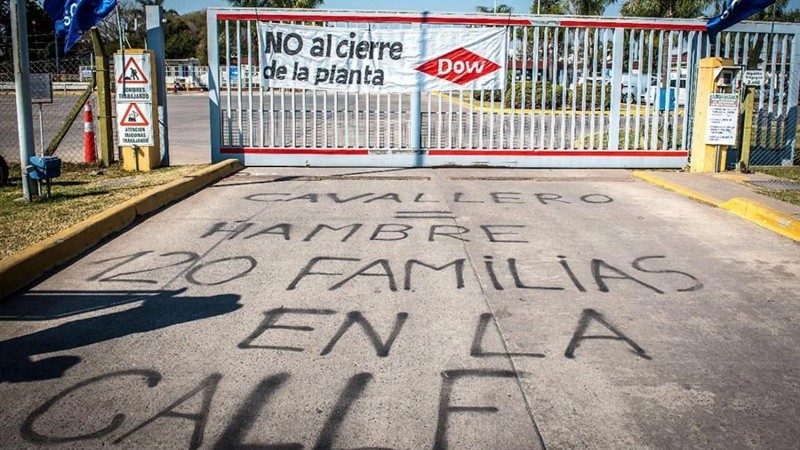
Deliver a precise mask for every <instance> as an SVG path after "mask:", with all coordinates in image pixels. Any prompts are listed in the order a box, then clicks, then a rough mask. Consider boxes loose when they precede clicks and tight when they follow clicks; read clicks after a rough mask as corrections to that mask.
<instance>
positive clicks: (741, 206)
mask: <svg viewBox="0 0 800 450" xmlns="http://www.w3.org/2000/svg"><path fill="white" fill-rule="evenodd" d="M720 208H722V209H724V210H726V211H730V212H732V213H734V214H736V215H737V216H739V217H741V218H743V219H746V220H749V221H750V222H753V223H756V224H758V225H761V226H762V227H764V228H766V229H768V230H770V231H774V232H775V233H778V234H780V235H781V236H786V237H788V238H789V239H792V240H795V241H797V242H800V220H798V219H795V218H794V217H792V216H790V215H788V214H784V213H782V212H779V211H775V210H774V209H772V208H770V207H769V206H766V205H763V204H761V203H758V202H755V201H753V200H750V199H746V198H741V197H737V198H733V199H731V200H728V201H727V202H725V203H723V204H722V205H720Z"/></svg>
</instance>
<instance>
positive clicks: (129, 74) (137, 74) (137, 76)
mask: <svg viewBox="0 0 800 450" xmlns="http://www.w3.org/2000/svg"><path fill="white" fill-rule="evenodd" d="M123 78H124V79H125V84H147V83H149V81H147V75H145V74H144V70H142V68H141V67H139V63H137V62H136V59H134V58H133V57H131V58H128V62H126V63H125V68H124V69H122V73H121V74H120V76H119V77H118V78H117V83H120V84H122V79H123Z"/></svg>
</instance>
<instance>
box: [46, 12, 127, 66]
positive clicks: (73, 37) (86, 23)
mask: <svg viewBox="0 0 800 450" xmlns="http://www.w3.org/2000/svg"><path fill="white" fill-rule="evenodd" d="M116 6H117V0H44V9H45V11H47V14H49V15H50V19H51V20H52V21H53V26H54V27H55V30H56V36H58V38H59V39H61V40H62V41H63V42H64V53H66V52H68V51H69V49H70V48H72V46H73V45H75V43H76V42H78V40H79V39H80V38H81V36H83V33H84V32H86V31H87V30H89V28H91V27H93V26H95V25H96V24H97V22H100V21H101V20H103V19H104V18H105V17H106V16H107V15H108V14H109V13H110V12H111V11H113V10H114V7H116Z"/></svg>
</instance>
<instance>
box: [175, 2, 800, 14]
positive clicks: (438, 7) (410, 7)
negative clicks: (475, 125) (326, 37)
mask: <svg viewBox="0 0 800 450" xmlns="http://www.w3.org/2000/svg"><path fill="white" fill-rule="evenodd" d="M531 1H532V0H497V3H498V4H506V5H509V6H511V7H512V8H513V10H514V12H515V13H519V14H527V13H528V12H529V11H530V6H531ZM622 3H623V1H622V0H619V1H617V2H616V3H614V4H613V5H611V6H609V7H607V8H606V11H605V15H606V16H618V15H619V8H620V7H621V6H622ZM477 5H484V6H492V0H405V1H402V2H398V1H396V0H325V3H323V5H322V6H321V8H325V9H360V10H366V11H381V10H387V11H432V12H437V11H451V12H474V11H475V7H476V6H477ZM211 6H230V5H229V3H228V2H227V0H165V2H164V7H165V8H167V9H174V10H176V11H178V12H179V13H181V14H182V13H185V12H190V11H197V10H198V9H202V8H207V7H211ZM789 7H790V8H800V0H789Z"/></svg>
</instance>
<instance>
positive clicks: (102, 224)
mask: <svg viewBox="0 0 800 450" xmlns="http://www.w3.org/2000/svg"><path fill="white" fill-rule="evenodd" d="M241 168H242V166H241V164H239V161H237V160H235V159H230V160H227V161H223V162H221V163H217V164H214V165H213V166H211V167H207V168H205V169H202V170H199V171H197V172H195V173H193V174H191V175H186V176H184V177H182V178H179V179H177V180H175V181H172V182H170V183H168V184H165V185H164V186H161V187H158V188H155V189H152V190H150V191H148V192H145V193H144V194H142V195H140V196H138V197H134V198H132V199H130V200H127V201H125V202H123V203H121V204H119V205H117V206H115V207H113V208H110V209H108V210H106V211H103V212H101V213H99V214H96V215H94V216H92V217H90V218H88V219H86V220H84V221H83V222H80V223H78V224H75V225H73V226H71V227H70V228H67V229H66V230H64V231H62V232H60V233H58V234H56V235H55V236H52V237H50V238H48V239H45V240H44V241H41V242H39V243H36V244H34V245H32V246H30V247H28V248H26V249H24V250H22V251H20V252H18V253H15V254H13V255H11V256H9V257H8V258H5V259H3V260H2V261H0V299H3V298H5V297H7V296H9V295H11V294H12V293H14V292H16V291H17V290H19V289H21V288H23V287H25V286H27V285H28V284H30V283H31V282H33V281H35V280H36V279H37V278H39V277H40V276H42V275H44V274H45V273H47V272H49V271H50V270H52V269H54V268H56V267H58V266H60V265H61V264H64V263H66V262H68V261H70V260H72V259H74V258H75V257H77V256H79V255H80V254H81V253H83V252H85V251H86V250H88V249H90V248H92V247H93V246H94V245H96V244H97V243H99V242H100V241H101V240H102V239H104V238H105V237H107V236H109V235H111V234H113V233H116V232H118V231H120V230H122V229H124V228H125V227H127V226H128V225H130V224H131V223H133V221H134V220H135V219H136V217H137V216H143V215H145V214H148V213H151V212H153V211H155V210H157V209H159V208H161V207H163V206H164V205H166V204H168V203H170V202H173V201H175V200H178V199H180V198H182V197H185V196H186V195H188V194H190V193H192V192H195V191H197V190H200V189H201V188H202V187H204V186H206V185H208V184H211V183H213V182H214V181H217V180H219V179H221V178H224V177H226V176H228V175H230V174H232V173H234V172H236V171H238V170H240V169H241Z"/></svg>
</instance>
